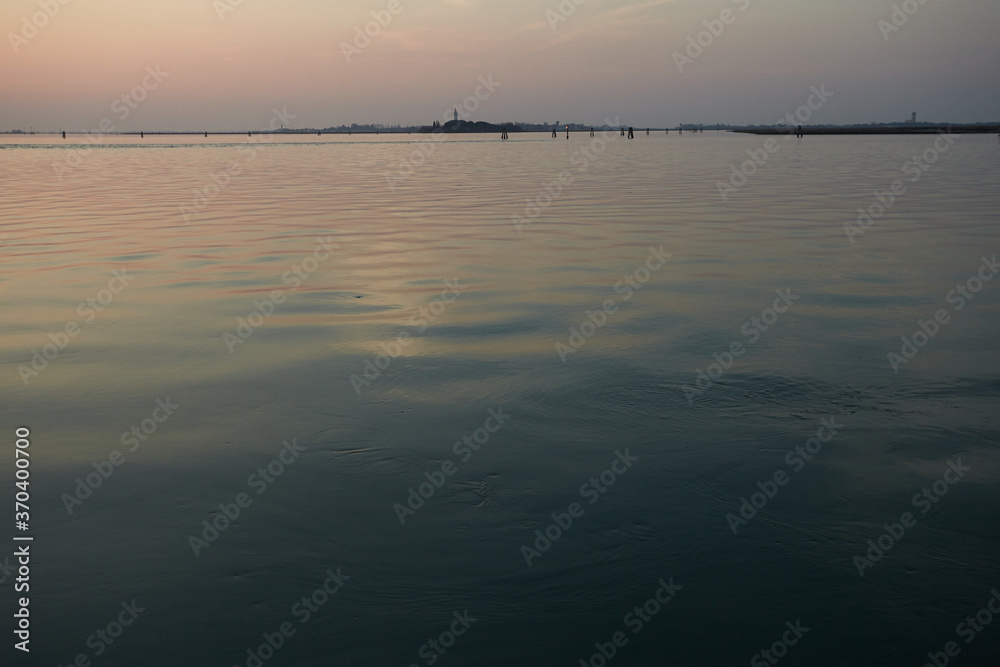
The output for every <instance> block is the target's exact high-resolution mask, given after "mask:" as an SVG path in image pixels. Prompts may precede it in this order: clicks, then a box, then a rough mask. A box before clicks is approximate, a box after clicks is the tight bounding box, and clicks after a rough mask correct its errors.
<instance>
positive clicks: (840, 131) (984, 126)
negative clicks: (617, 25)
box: [0, 123, 1000, 138]
mask: <svg viewBox="0 0 1000 667" xmlns="http://www.w3.org/2000/svg"><path fill="white" fill-rule="evenodd" d="M624 127H626V128H628V127H629V126H627V125H626V126H624ZM502 129H503V128H502V126H499V125H498V126H496V129H495V130H494V129H493V128H492V127H491V128H489V129H485V130H484V129H482V128H476V129H472V128H470V129H464V128H462V129H459V128H449V131H444V132H441V133H440V134H442V135H445V136H447V135H454V134H461V135H466V134H473V135H488V134H491V133H492V132H494V131H495V132H500V131H502ZM593 129H594V131H595V132H606V131H609V130H610V131H614V132H618V131H620V130H621V127H608V126H606V125H605V126H595V127H594V128H593ZM633 129H634V130H635V132H636V134H640V133H642V134H644V133H646V132H647V131H648V132H649V133H650V134H653V133H660V134H662V133H664V132H667V133H674V132H679V131H681V132H685V133H699V130H700V132H705V131H708V132H727V133H731V134H755V135H771V136H776V135H781V136H784V135H787V134H795V133H796V128H794V127H774V126H770V127H756V126H727V125H712V126H697V125H687V124H685V125H683V126H682V127H669V128H665V127H658V128H656V127H653V128H645V127H634V126H633ZM555 130H556V132H558V133H560V134H562V133H564V132H566V128H565V126H560V127H557V128H555ZM552 131H553V128H548V129H535V128H531V129H527V128H521V127H516V126H515V127H509V128H508V129H507V132H508V133H510V134H551V133H552ZM569 132H570V134H583V133H587V134H589V132H590V128H589V127H581V126H579V125H577V126H576V127H573V126H571V127H570V130H569ZM939 132H946V133H951V134H994V133H1000V123H974V124H947V123H942V124H917V125H909V124H907V125H902V124H899V125H896V124H894V125H830V126H809V125H803V126H802V134H803V135H827V136H835V135H845V136H847V135H920V134H937V133H939ZM434 133H435V132H434V131H433V130H431V129H428V128H427V127H413V128H399V127H393V128H384V129H378V130H373V129H367V128H366V129H358V130H346V129H343V130H342V129H335V130H331V129H327V130H317V129H303V130H292V129H282V130H275V131H270V130H261V131H249V132H240V131H223V132H212V131H209V132H208V133H207V134H208V138H211V137H240V136H243V137H245V136H258V135H288V136H309V135H313V136H317V135H318V136H327V135H337V136H354V135H382V134H393V135H397V134H399V135H414V134H415V135H427V134H434ZM61 134H62V133H61V131H54V132H23V131H18V130H13V131H6V132H2V131H0V136H17V137H30V136H60V135H61ZM90 134H93V133H92V132H86V131H70V130H67V131H66V135H67V137H68V136H80V135H84V136H86V135H90ZM205 134H206V133H205V132H203V131H202V132H118V133H115V134H108V135H104V136H108V137H116V136H117V137H138V136H142V135H144V136H151V137H174V136H176V137H188V136H189V137H204V136H205Z"/></svg>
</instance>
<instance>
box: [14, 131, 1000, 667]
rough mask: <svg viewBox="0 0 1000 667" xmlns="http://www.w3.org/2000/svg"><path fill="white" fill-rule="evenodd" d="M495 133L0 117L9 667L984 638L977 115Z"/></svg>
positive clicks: (878, 655) (717, 650)
mask: <svg viewBox="0 0 1000 667" xmlns="http://www.w3.org/2000/svg"><path fill="white" fill-rule="evenodd" d="M512 136H513V138H512V140H510V141H505V142H500V141H499V140H494V138H492V137H491V138H488V139H487V138H483V137H472V138H469V137H463V138H457V137H448V138H447V139H446V140H443V141H438V142H432V143H430V144H424V145H423V147H422V148H421V147H420V146H421V144H420V142H422V141H424V140H425V139H426V138H424V137H414V138H412V139H403V138H400V137H392V136H388V137H381V136H380V137H364V138H357V137H355V138H351V137H327V136H324V137H318V138H316V141H300V140H299V139H297V138H294V137H282V138H275V139H274V140H273V143H267V144H262V143H251V144H244V143H224V142H222V143H220V142H219V141H217V140H215V139H206V140H204V142H203V143H202V140H201V139H199V138H197V137H195V138H184V139H183V140H180V139H178V138H176V137H174V138H170V137H157V138H154V139H152V140H150V139H149V138H147V139H146V140H145V141H144V142H142V141H140V140H139V139H138V138H121V139H120V142H119V143H110V144H104V145H101V146H100V147H95V148H90V149H89V150H87V148H88V147H86V146H82V145H81V146H80V147H79V148H80V149H81V150H80V151H79V152H78V153H70V152H69V149H68V148H67V147H66V145H65V144H64V143H62V142H61V140H56V139H48V138H41V137H40V138H37V143H33V144H23V143H17V142H18V141H22V140H20V139H5V140H4V142H6V143H3V144H0V183H2V189H0V198H2V201H3V208H2V212H0V253H2V257H3V260H4V261H3V262H2V263H0V304H2V305H0V308H2V313H3V320H2V322H3V326H2V328H0V378H2V379H0V400H2V405H3V406H4V407H3V420H2V423H0V427H2V429H3V434H4V438H3V441H4V443H5V444H4V452H5V454H4V456H3V464H2V465H0V479H2V480H3V485H2V488H3V489H4V490H3V493H2V494H0V496H2V497H3V498H4V499H6V501H7V506H8V507H10V508H11V509H13V502H14V494H15V491H16V489H15V487H14V486H13V483H14V481H15V470H16V468H15V464H14V449H15V444H14V442H15V439H16V437H17V436H16V435H15V429H17V428H18V427H27V428H29V429H30V442H31V444H30V452H31V456H32V458H31V467H30V472H31V486H30V495H31V501H30V505H31V512H30V513H31V521H30V530H29V531H26V534H30V535H31V536H33V537H34V540H33V542H31V547H30V549H31V575H30V576H31V581H30V585H31V591H30V592H31V606H30V611H31V624H32V635H31V647H32V650H31V654H30V658H29V657H26V656H23V655H21V654H20V653H19V652H16V651H14V650H13V649H12V646H11V645H12V644H13V640H11V637H12V634H11V632H10V631H11V630H12V629H13V619H12V615H13V613H14V612H15V610H16V607H15V598H16V594H15V592H14V591H13V589H12V586H13V583H14V579H15V578H16V574H13V573H12V570H10V569H9V568H10V565H5V569H3V570H2V571H0V586H2V590H4V595H3V596H2V600H0V613H2V616H3V617H4V618H6V619H7V621H5V623H6V624H7V625H6V626H5V627H4V628H3V630H4V633H5V636H7V638H8V645H7V646H5V647H4V648H3V649H2V651H3V652H4V655H5V656H6V657H5V658H4V659H3V660H4V662H3V664H12V665H13V664H31V665H36V664H37V665H70V664H72V663H73V661H74V660H75V659H77V656H78V655H80V654H83V655H84V656H85V659H86V660H88V661H90V662H91V664H93V665H100V666H102V667H104V666H108V667H111V666H117V665H129V666H134V665H144V666H150V667H155V666H159V665H176V664H183V663H187V664H194V665H213V664H214V665H224V666H226V667H228V666H230V665H245V666H247V667H254V666H255V665H256V666H258V667H259V665H261V664H263V665H268V666H271V665H274V666H280V665H290V666H293V665H294V666H299V665H302V666H313V665H316V666H319V665H400V666H402V667H406V666H409V665H430V664H437V665H443V666H447V665H483V666H486V665H497V666H501V665H505V666H506V665H567V666H576V665H580V664H581V661H582V664H584V665H595V666H598V665H602V664H605V663H607V664H608V665H660V664H664V665H731V664H748V663H749V664H751V665H758V664H775V662H779V661H780V664H782V665H844V666H848V665H850V666H856V665H915V666H919V665H923V664H925V663H927V662H928V660H929V657H928V652H931V653H932V654H933V653H939V652H943V651H945V650H946V649H945V647H946V644H947V643H948V642H955V648H956V649H958V651H959V653H958V655H957V656H955V657H953V658H952V664H955V665H987V664H994V662H995V659H996V656H997V655H998V652H1000V617H997V618H996V619H993V616H995V615H996V614H995V613H994V612H988V613H989V615H990V618H991V621H990V623H984V622H983V621H984V620H985V618H986V614H981V615H980V618H979V621H978V622H977V623H978V626H977V627H980V630H978V631H973V630H970V628H972V627H973V626H972V625H969V624H966V625H960V624H961V623H965V619H966V618H967V617H970V616H971V617H973V620H975V616H976V614H977V612H980V610H981V609H984V608H985V609H987V610H988V603H989V601H990V600H991V596H992V595H994V593H993V592H992V591H995V590H1000V564H998V561H997V554H998V553H1000V535H998V529H997V527H998V526H1000V498H998V492H1000V484H998V483H1000V458H998V443H1000V430H998V417H997V405H998V399H1000V366H998V361H1000V354H998V351H997V343H996V341H997V332H998V324H1000V280H994V277H995V274H996V273H997V272H1000V267H997V265H996V264H995V262H996V254H997V252H998V251H1000V231H998V228H997V213H998V211H1000V144H998V142H997V139H996V137H993V136H962V137H958V138H952V139H953V140H951V141H949V140H947V139H943V138H940V137H903V136H900V137H897V136H886V137H819V136H817V137H806V138H805V139H803V140H795V139H785V138H779V139H778V140H777V141H778V142H779V143H778V150H777V151H774V152H771V153H770V154H769V157H768V159H767V160H766V162H765V163H764V164H753V163H751V164H750V165H749V166H748V165H747V164H746V161H747V160H748V159H750V160H752V155H754V154H756V155H759V154H760V151H761V150H762V146H763V142H764V141H765V139H766V138H764V137H755V136H737V135H715V134H710V133H706V134H699V135H689V134H685V135H683V136H676V135H674V134H671V135H661V136H655V135H654V136H650V137H646V136H644V135H641V136H637V137H636V139H635V140H633V141H629V140H627V139H624V138H622V137H620V136H617V135H615V136H613V137H612V136H609V137H608V138H607V141H601V142H596V143H592V140H591V139H590V138H589V137H588V136H583V135H579V136H577V135H574V136H573V137H572V139H571V140H570V141H566V140H565V138H563V137H562V136H560V137H559V139H558V141H557V140H553V139H548V138H540V137H539V136H535V135H525V136H517V135H512ZM599 138H600V135H598V139H599ZM33 139H36V138H33ZM936 141H937V142H938V143H937V144H935V142H936ZM935 146H937V147H935ZM748 151H749V153H748ZM915 158H919V159H915ZM932 158H933V159H932ZM401 160H405V161H406V162H405V163H404V165H403V167H401V166H400V161H401ZM53 163H56V164H58V165H60V167H59V168H58V169H57V168H55V167H54V166H53ZM418 163H419V164H418ZM234 164H235V166H236V167H238V169H234V168H233V165H234ZM734 170H736V172H739V173H740V175H741V176H742V177H743V178H742V179H741V178H740V176H737V175H734V173H735V172H734ZM387 175H388V177H387ZM897 181H898V184H897V186H896V193H895V194H894V193H893V185H894V183H895V182H897ZM900 188H902V190H901V189H900ZM876 205H877V206H876ZM859 208H861V209H862V210H863V211H866V212H867V213H868V215H869V216H870V217H869V218H864V217H861V219H860V220H861V221H860V222H859ZM115 272H118V273H115ZM122 272H124V273H122ZM88 300H90V301H88ZM70 324H75V325H76V329H74V330H75V331H76V333H75V334H74V335H72V336H71V335H69V334H68V333H66V332H68V331H69V330H70V329H67V326H68V325H70ZM904 337H905V338H906V339H907V342H904V341H903V340H902V339H903V338H904ZM60 342H62V343H64V344H63V345H61V344H60ZM46 346H49V348H48V349H46ZM911 346H912V347H911ZM36 351H37V352H38V355H40V356H35V352H36ZM33 358H34V366H32V360H33ZM115 461H117V462H118V463H117V464H116V463H115ZM102 471H103V474H102ZM88 476H89V477H88ZM88 479H89V480H91V481H96V482H98V483H97V484H91V483H90V482H89V481H88ZM88 492H89V493H88ZM237 513H238V515H237ZM13 519H14V517H13V516H8V517H7V518H5V519H4V520H5V521H9V523H7V524H6V525H9V526H10V528H9V529H7V530H6V531H5V532H4V534H3V537H4V538H5V539H7V540H9V538H10V537H12V536H14V535H15V534H17V532H18V531H17V530H16V529H15V528H14V523H13ZM546 533H547V536H546ZM869 541H871V543H869ZM880 544H881V546H880ZM9 545H13V546H8V547H4V549H3V551H0V565H4V564H6V563H7V562H9V563H11V564H14V562H15V560H16V559H15V558H14V556H13V554H14V549H15V548H17V546H18V544H15V543H14V542H9ZM4 558H9V561H4V560H3V559H4ZM324 586H325V588H324ZM992 604H993V607H994V609H997V610H1000V594H998V595H997V598H996V600H995V601H994V602H993V603H992ZM123 605H124V606H123ZM140 609H141V611H139V610H140ZM473 619H474V620H473ZM126 621H127V622H128V624H127V625H122V626H117V625H116V624H117V623H119V622H121V623H123V624H124V623H125V622H126ZM283 628H284V631H285V635H282V634H281V633H282V629H283ZM790 628H794V629H795V630H791V629H790ZM806 628H808V630H806ZM119 630H120V631H121V632H120V634H118V636H117V637H114V636H112V635H113V634H115V633H118V631H119ZM98 631H103V632H105V633H111V634H105V635H99V634H97V633H98ZM276 633H277V634H276ZM616 633H620V634H616ZM970 633H971V636H972V639H971V641H967V640H968V639H969V637H970ZM102 637H106V638H107V640H108V641H105V639H103V638H102ZM268 637H270V640H268ZM616 639H617V641H618V645H615V640H616ZM268 641H270V646H274V645H277V646H278V648H277V649H274V650H272V649H271V648H270V647H269V644H268ZM430 642H434V643H433V644H432V643H430ZM262 646H263V647H264V648H263V649H261V647H262ZM602 650H603V651H604V653H605V655H607V656H610V657H606V658H605V657H603V656H601V653H600V652H601V651H602ZM765 650H766V651H768V652H769V653H768V655H770V656H772V658H773V660H774V662H769V661H768V660H767V658H766V656H763V655H762V654H761V652H762V651H765ZM248 651H249V652H250V653H249V654H248ZM253 654H255V655H253ZM612 654H613V655H612ZM261 658H263V659H261ZM26 661H27V662H26Z"/></svg>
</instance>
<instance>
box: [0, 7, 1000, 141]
mask: <svg viewBox="0 0 1000 667" xmlns="http://www.w3.org/2000/svg"><path fill="white" fill-rule="evenodd" d="M65 3H66V4H60V0H8V2H5V3H4V6H3V8H2V9H0V25H2V26H3V28H4V30H3V34H4V41H5V45H4V46H3V47H0V53H2V54H3V55H2V56H0V76H2V77H3V80H4V81H5V82H6V84H7V86H6V88H7V93H8V94H7V95H5V96H4V99H3V100H2V101H0V130H3V131H10V130H13V129H22V130H28V129H29V128H31V127H33V128H35V130H36V131H51V130H55V129H57V128H62V129H67V130H69V131H93V130H96V129H97V128H98V127H99V125H100V123H101V122H102V121H105V120H107V121H108V122H110V123H112V124H113V125H114V131H116V132H133V131H140V130H149V131H185V132H200V131H206V130H207V131H210V132H211V131H213V130H215V131H225V130H238V129H240V128H247V129H254V130H259V129H264V128H265V127H267V126H268V123H269V122H270V120H271V118H272V117H273V111H272V110H273V109H286V110H287V112H288V114H290V115H293V116H294V120H292V121H291V122H290V123H288V124H287V125H286V127H290V128H305V127H315V128H325V127H333V126H339V125H342V124H347V125H350V124H351V123H366V124H367V123H373V124H383V125H397V124H398V125H402V126H409V125H420V124H429V123H430V122H432V121H433V120H438V119H441V118H442V117H443V114H444V113H445V110H446V109H450V108H453V107H455V106H457V105H458V106H460V105H462V104H463V102H464V101H465V100H468V99H470V98H471V99H474V100H475V102H476V104H475V105H474V106H476V107H478V108H475V109H474V110H470V111H469V112H468V113H467V114H465V113H463V116H465V117H467V119H468V120H473V121H475V120H485V121H488V122H507V121H509V120H511V119H517V120H521V121H523V122H529V123H548V122H556V121H560V122H564V123H565V122H574V123H583V124H594V125H596V124H600V123H602V122H604V120H605V119H608V118H612V119H613V118H615V117H618V118H620V119H621V122H622V123H624V124H628V125H634V126H637V127H647V126H648V127H667V126H668V127H676V126H677V125H678V124H680V123H703V124H706V125H707V124H715V123H728V124H734V125H744V124H747V125H749V124H768V123H774V122H775V121H776V120H778V119H779V118H782V117H784V116H785V115H786V114H788V113H794V112H795V111H796V109H797V108H799V107H800V106H802V105H804V104H806V103H807V100H808V99H809V97H810V94H811V93H810V90H811V88H813V87H824V86H825V89H826V90H828V91H830V92H831V93H832V96H831V98H830V99H829V100H827V101H826V102H825V103H823V104H821V105H819V108H818V109H815V112H814V113H813V114H812V116H811V118H810V119H809V121H808V122H810V123H832V124H853V123H869V122H896V121H903V120H906V119H908V118H909V117H910V114H911V113H912V112H917V114H918V120H922V121H923V120H926V121H935V122H953V123H970V122H993V121H994V120H996V119H997V117H998V113H997V109H998V107H1000V104H998V103H1000V91H998V90H997V89H996V87H995V86H988V85H986V83H987V82H988V81H990V80H991V66H992V64H993V63H996V62H998V61H1000V42H998V40H996V39H995V36H994V34H993V32H992V29H993V28H994V27H995V26H997V25H1000V3H996V2H992V1H990V0H960V1H959V2H953V3H948V4H943V3H933V2H927V3H925V4H920V3H919V2H918V0H909V2H905V3H904V2H889V1H878V2H862V0H846V1H842V2H835V1H834V0H817V1H815V2H810V3H808V4H804V3H795V2H792V0H772V2H769V3H763V2H761V1H760V0H713V1H711V2H702V1H699V2H695V1H694V0H650V1H645V2H620V1H614V0H584V1H582V2H581V4H579V5H576V4H575V3H574V2H573V1H572V0H565V1H564V2H562V3H560V2H558V1H555V0H552V1H548V2H536V1H532V0H513V1H512V2H509V3H505V4H504V5H502V6H500V5H493V4H487V3H485V1H484V0H427V1H425V2H419V3H412V2H410V0H370V1H360V0H345V1H343V2H338V3H337V4H336V5H335V6H321V5H318V4H317V3H315V2H309V1H306V0H289V1H287V2H284V3H282V4H280V5H279V4H277V3H273V2H263V1H259V0H146V1H144V2H142V3H134V2H125V0H90V1H89V2H83V1H82V0H65ZM904 6H905V8H906V9H907V10H910V11H909V12H905V11H904V9H903V8H904ZM894 7H895V9H894ZM570 10H572V11H570ZM724 11H728V12H729V14H727V15H725V16H723V15H722V13H723V12H724ZM393 12H395V13H393ZM373 15H374V16H373ZM379 18H380V19H381V21H382V23H384V24H385V25H384V27H383V26H381V25H378V24H377V23H371V22H372V21H376V20H377V19H379ZM721 19H726V20H727V21H728V22H726V21H723V20H721ZM904 19H905V20H904ZM880 21H881V23H880ZM894 21H895V23H894ZM366 25H367V27H368V29H369V32H370V33H372V34H373V35H374V36H372V37H368V36H364V37H359V36H358V35H359V32H362V31H364V29H365V27H366ZM712 32H714V33H716V34H712ZM699 37H700V39H701V42H702V46H692V41H691V40H695V41H697V40H698V39H699ZM345 45H347V46H346V47H345ZM699 49H700V52H699ZM678 54H680V55H678ZM481 81H491V82H493V84H494V85H492V86H490V87H489V88H491V90H488V89H484V88H483V87H482V84H481ZM477 89H478V90H479V99H475V98H474V97H473V96H475V95H476V92H477ZM134 92H138V97H144V99H142V100H136V99H131V95H132V94H133V93H134ZM123 95H124V96H126V98H124V99H123V98H122V96H123Z"/></svg>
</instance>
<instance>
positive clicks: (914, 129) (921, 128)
mask: <svg viewBox="0 0 1000 667" xmlns="http://www.w3.org/2000/svg"><path fill="white" fill-rule="evenodd" d="M730 132H734V133H739V134H767V135H786V134H794V133H795V129H794V128H746V129H738V130H736V129H734V130H730ZM939 132H946V133H949V134H993V133H995V132H1000V125H913V126H884V127H883V126H876V127H864V126H861V127H854V126H849V125H848V126H843V127H806V126H803V127H802V134H804V135H805V134H812V135H857V134H937V133H939Z"/></svg>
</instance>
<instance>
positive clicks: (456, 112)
mask: <svg viewBox="0 0 1000 667" xmlns="http://www.w3.org/2000/svg"><path fill="white" fill-rule="evenodd" d="M455 122H456V123H457V122H458V107H455Z"/></svg>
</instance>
